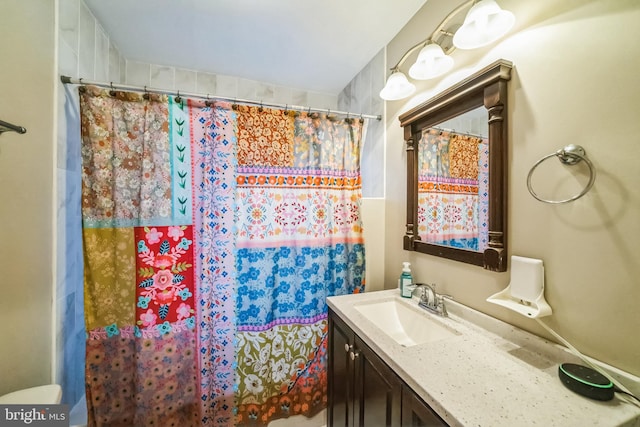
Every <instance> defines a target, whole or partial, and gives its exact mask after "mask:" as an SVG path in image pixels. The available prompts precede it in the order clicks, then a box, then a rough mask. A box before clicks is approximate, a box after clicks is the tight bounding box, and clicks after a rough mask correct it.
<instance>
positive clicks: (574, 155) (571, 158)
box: [527, 144, 596, 204]
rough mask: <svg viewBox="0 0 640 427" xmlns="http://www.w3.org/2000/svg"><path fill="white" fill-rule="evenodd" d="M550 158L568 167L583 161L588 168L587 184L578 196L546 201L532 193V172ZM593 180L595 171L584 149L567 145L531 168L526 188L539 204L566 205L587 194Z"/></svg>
mask: <svg viewBox="0 0 640 427" xmlns="http://www.w3.org/2000/svg"><path fill="white" fill-rule="evenodd" d="M551 157H557V158H558V160H560V161H561V162H562V163H563V164H565V165H569V166H573V165H575V164H578V163H580V162H581V161H582V160H584V161H585V163H586V164H587V166H589V182H588V183H587V185H586V186H585V187H584V188H583V189H582V191H581V192H580V193H579V194H576V195H575V196H573V197H570V198H568V199H564V200H547V199H543V198H542V197H540V196H538V195H537V194H536V192H535V191H533V187H532V186H531V176H532V175H533V171H534V170H535V169H536V168H537V167H538V166H539V165H540V163H542V162H544V161H545V160H547V159H548V158H551ZM595 180H596V170H595V168H594V166H593V163H591V160H589V159H588V158H587V153H586V151H584V148H582V147H581V146H580V145H574V144H569V145H567V146H565V147H564V148H561V149H560V150H558V151H556V152H555V153H551V154H548V155H546V156H544V157H543V158H541V159H540V160H538V161H537V162H536V163H535V164H534V165H533V166H532V167H531V170H530V171H529V174H528V175H527V188H528V189H529V193H531V195H532V196H533V197H534V198H536V199H537V200H539V201H541V202H544V203H551V204H560V203H568V202H572V201H574V200H578V199H579V198H580V197H582V196H584V195H585V194H587V192H588V191H589V190H591V187H593V183H594V182H595Z"/></svg>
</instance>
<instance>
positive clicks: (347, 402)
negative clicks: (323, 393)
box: [327, 310, 354, 427]
mask: <svg viewBox="0 0 640 427" xmlns="http://www.w3.org/2000/svg"><path fill="white" fill-rule="evenodd" d="M353 339H354V333H353V331H352V330H351V329H350V328H349V327H348V326H347V325H346V324H345V323H344V322H342V320H340V319H339V318H338V317H337V316H336V315H335V314H334V313H333V312H332V311H331V310H329V341H328V347H327V349H328V352H329V354H328V355H327V360H328V362H327V363H328V366H327V376H328V378H327V380H328V388H327V395H328V396H327V397H328V408H327V425H328V426H329V427H353V407H352V401H353V363H352V362H351V358H350V357H349V356H350V353H351V351H352V350H353Z"/></svg>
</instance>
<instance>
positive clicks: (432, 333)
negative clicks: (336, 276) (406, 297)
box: [355, 300, 459, 347]
mask: <svg viewBox="0 0 640 427" xmlns="http://www.w3.org/2000/svg"><path fill="white" fill-rule="evenodd" d="M355 309H356V310H358V311H359V312H360V313H361V314H362V315H363V316H364V317H366V318H367V320H369V321H370V322H372V323H373V324H374V325H376V326H377V327H378V328H380V329H381V330H382V332H384V333H385V334H386V335H388V336H389V337H390V338H392V339H393V340H395V341H396V342H397V343H398V344H400V345H402V346H404V347H410V346H413V345H417V344H423V343H426V342H433V341H439V340H443V339H447V338H452V337H455V336H456V335H459V334H458V333H457V332H455V331H453V330H452V329H449V328H448V327H446V326H443V325H441V324H440V323H438V322H437V321H434V320H432V319H430V318H429V315H428V314H427V313H426V312H425V313H421V312H420V311H419V310H422V309H421V308H418V307H417V306H416V307H411V306H408V305H406V304H404V303H402V302H400V301H397V300H387V301H380V302H372V303H363V304H358V305H356V306H355Z"/></svg>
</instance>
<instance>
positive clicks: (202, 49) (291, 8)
mask: <svg viewBox="0 0 640 427" xmlns="http://www.w3.org/2000/svg"><path fill="white" fill-rule="evenodd" d="M85 2H86V4H87V6H88V7H89V8H90V9H91V11H92V12H93V13H94V15H95V16H96V17H97V18H98V20H99V21H100V22H101V23H102V25H103V27H104V29H105V30H106V32H107V33H108V34H109V36H110V38H111V40H112V42H113V43H114V44H115V45H116V46H117V47H118V49H119V50H120V53H121V54H122V55H123V56H124V57H125V58H126V59H128V60H135V61H141V62H146V63H151V64H158V65H167V66H174V67H180V68H186V69H191V70H198V71H206V72H210V73H214V74H223V75H229V76H236V77H242V78H246V79H250V80H257V81H261V82H265V83H270V84H275V85H281V86H286V87H291V88H297V89H303V90H308V91H318V92H324V93H330V94H338V93H339V92H340V91H341V90H342V89H343V88H344V87H345V86H346V85H347V84H348V83H349V82H350V81H351V79H353V77H354V76H355V75H356V74H357V73H358V72H359V71H360V70H361V69H362V68H364V66H365V65H366V64H367V63H368V62H369V61H370V60H371V59H372V58H373V57H374V56H375V55H376V54H377V53H378V52H379V51H380V49H382V48H383V47H384V46H386V45H387V43H388V42H389V41H390V40H391V39H392V38H393V37H394V36H395V35H396V34H397V33H398V32H399V31H400V30H401V29H402V27H404V25H405V24H406V23H407V22H408V21H409V20H410V19H411V17H412V16H413V15H414V14H415V13H416V12H417V11H418V9H420V7H422V5H423V4H424V3H426V0H375V1H371V0H322V1H311V0H135V1H132V0H109V1H105V0H85Z"/></svg>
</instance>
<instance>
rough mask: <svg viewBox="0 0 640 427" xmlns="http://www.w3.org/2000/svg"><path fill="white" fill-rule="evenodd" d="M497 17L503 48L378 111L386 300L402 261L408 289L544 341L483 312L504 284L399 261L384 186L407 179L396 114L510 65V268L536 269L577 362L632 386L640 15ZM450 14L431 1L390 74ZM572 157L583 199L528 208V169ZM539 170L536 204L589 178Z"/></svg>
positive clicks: (464, 59) (400, 186) (558, 169)
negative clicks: (526, 265) (583, 157)
mask: <svg viewBox="0 0 640 427" xmlns="http://www.w3.org/2000/svg"><path fill="white" fill-rule="evenodd" d="M456 3H458V2H456ZM499 3H500V4H501V6H502V7H504V8H506V9H509V10H511V11H513V12H514V13H515V15H516V20H517V24H516V28H515V29H514V30H512V31H511V33H510V34H509V36H507V37H506V38H505V39H503V40H502V41H501V42H499V43H496V44H494V45H492V46H490V47H487V48H482V49H479V50H476V51H461V50H457V51H456V52H454V54H453V57H454V59H455V60H456V66H455V68H454V70H453V72H452V75H451V76H448V77H446V78H444V79H441V80H437V81H435V82H434V83H430V82H420V83H419V84H418V91H417V95H416V96H415V97H414V98H412V99H410V100H408V101H395V102H389V103H387V112H388V115H387V124H386V125H387V171H388V173H387V181H386V184H387V192H386V194H387V200H386V251H385V286H386V287H387V288H389V287H393V286H395V283H396V280H397V277H396V276H397V275H398V274H399V273H400V270H401V262H402V261H404V260H409V261H411V262H412V264H413V267H414V277H415V278H416V279H417V280H420V281H427V282H435V283H437V284H438V289H439V291H441V292H445V293H448V294H451V295H453V296H454V297H455V298H456V299H457V300H458V301H460V302H462V303H464V304H467V305H470V306H472V307H474V308H476V309H478V310H480V311H483V312H486V313H488V314H490V315H493V316H495V317H498V318H500V319H503V320H506V321H508V322H511V323H514V324H516V325H518V326H520V327H522V328H524V329H527V330H531V331H533V332H535V333H538V334H540V335H544V334H543V331H542V329H541V328H540V327H539V326H538V325H536V324H535V323H534V321H532V320H529V319H525V318H524V317H520V316H519V315H517V314H515V313H512V312H509V311H508V310H506V309H503V308H501V307H498V306H494V305H491V304H489V303H487V302H485V299H486V298H487V297H488V296H490V295H492V294H493V293H495V292H497V291H499V290H501V289H503V288H504V287H506V285H507V284H508V282H509V276H510V274H509V272H506V273H492V272H488V271H485V270H483V269H481V268H479V267H474V266H469V265H465V264H462V263H457V262H452V261H449V260H445V259H441V258H437V257H433V256H428V255H424V254H416V253H410V252H406V251H403V250H402V239H401V236H402V234H403V232H404V215H405V210H404V209H405V208H404V203H405V185H406V184H405V176H404V175H402V174H393V173H389V172H390V171H394V170H401V169H403V168H404V167H405V155H404V151H403V140H402V133H401V129H400V126H399V122H398V116H399V114H400V113H402V112H404V111H407V110H408V109H409V108H410V107H413V106H415V105H417V104H418V103H420V102H422V101H424V100H426V99H428V98H430V97H431V96H433V95H435V94H437V93H438V92H439V91H441V90H442V89H444V88H446V87H448V86H450V85H451V84H453V83H455V82H457V81H458V80H460V79H461V78H462V77H465V76H467V75H469V74H471V73H472V72H474V71H477V70H478V69H480V68H482V67H484V66H485V65H487V64H489V63H491V62H493V61H494V60H496V59H498V58H505V59H508V60H511V61H513V63H514V66H515V68H514V72H513V78H512V80H511V82H510V88H509V90H510V94H509V109H508V120H509V139H510V153H509V163H510V166H509V182H510V185H509V212H510V213H509V228H508V230H509V233H510V235H509V254H510V255H512V254H514V255H520V256H525V257H532V258H540V259H542V260H544V263H545V277H546V292H545V294H546V298H547V300H548V302H549V303H550V305H551V306H552V307H553V310H554V313H553V315H552V316H551V317H547V318H545V319H544V320H545V321H546V322H547V323H548V324H549V325H551V327H552V328H554V329H555V330H556V331H557V332H558V333H559V334H560V335H562V336H564V337H565V338H566V339H568V340H569V342H571V343H572V344H573V345H574V346H575V347H577V348H578V349H580V350H581V351H583V352H584V353H586V354H588V355H590V356H592V357H595V358H597V359H600V360H602V361H605V362H607V363H609V364H612V365H614V366H617V367H619V368H621V369H623V370H626V371H629V372H631V373H634V374H636V375H640V339H638V337H639V335H638V330H640V258H639V257H640V185H639V184H640V168H639V167H638V160H640V141H639V139H640V137H639V136H638V135H640V120H639V119H638V118H639V117H640V103H639V101H638V100H639V99H640V83H639V82H640V80H639V77H638V76H639V74H638V70H639V69H640V44H638V43H637V41H638V40H640V26H638V25H637V23H638V22H640V2H638V1H636V0H617V1H593V0H591V1H589V0H581V1H580V0H572V1H562V2H558V1H556V0H539V1H536V2H522V1H519V0H500V1H499ZM453 6H454V5H453V4H451V2H450V1H448V0H430V1H429V2H428V3H427V4H426V6H425V7H423V8H422V10H421V11H420V12H418V14H416V16H415V17H414V19H413V20H412V21H411V22H410V23H409V24H408V25H407V26H406V27H405V28H404V29H403V30H402V31H401V32H400V33H399V34H398V36H397V37H396V38H395V39H394V40H393V41H392V42H391V43H390V44H389V46H388V52H387V54H388V60H389V66H391V65H393V64H394V63H395V62H396V61H397V60H398V58H399V57H400V56H401V55H402V54H403V53H404V51H405V50H406V49H407V48H409V47H410V46H412V45H413V44H415V43H416V42H418V41H420V40H421V39H423V38H424V37H426V36H427V35H428V33H430V32H431V31H432V30H433V28H434V27H435V26H436V25H437V24H438V23H439V21H440V20H441V19H442V18H443V17H444V16H445V15H446V14H447V13H448V11H450V10H451V9H452V8H453ZM411 62H412V59H411V60H409V61H407V65H406V66H405V67H403V70H404V68H408V67H409V66H410V64H411ZM404 71H406V70H404ZM569 143H576V144H581V145H582V146H583V147H584V148H585V149H586V151H587V154H588V156H589V158H590V159H591V160H592V161H593V163H594V165H595V167H596V168H597V179H596V183H595V185H594V187H593V189H592V190H591V191H590V192H589V193H588V194H587V195H586V196H585V197H583V198H582V199H580V200H578V201H575V202H573V203H569V204H564V205H549V204H543V203H541V202H538V201H536V200H535V199H534V198H533V197H531V196H530V195H529V193H528V191H527V187H526V177H527V173H528V171H529V169H530V167H531V166H532V165H533V164H534V163H535V162H536V161H537V160H538V159H539V158H541V157H542V156H544V155H547V154H549V153H552V152H554V151H556V150H557V149H559V148H561V147H563V146H564V145H566V144H569ZM547 163H550V164H549V165H547ZM544 166H545V167H544V168H542V167H541V168H540V169H541V170H540V173H537V174H536V179H537V181H536V182H537V185H538V186H537V187H536V190H537V191H538V193H540V194H543V195H549V196H555V197H562V196H568V195H570V193H571V192H572V191H574V192H578V191H580V189H581V187H580V185H581V184H583V183H584V182H585V179H586V178H587V174H586V171H585V169H584V167H582V166H575V167H574V168H572V169H570V170H568V169H563V167H562V166H561V165H560V164H559V162H556V161H555V160H553V161H552V160H549V162H546V163H545V165H544Z"/></svg>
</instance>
